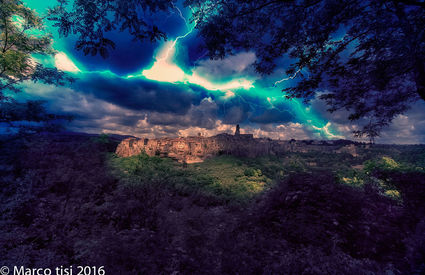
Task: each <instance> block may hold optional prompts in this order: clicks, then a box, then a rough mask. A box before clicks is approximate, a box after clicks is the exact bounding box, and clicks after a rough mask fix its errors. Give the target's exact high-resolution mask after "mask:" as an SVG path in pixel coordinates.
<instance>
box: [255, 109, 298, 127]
mask: <svg viewBox="0 0 425 275" xmlns="http://www.w3.org/2000/svg"><path fill="white" fill-rule="evenodd" d="M294 119H295V117H294V116H293V115H292V114H291V113H290V112H288V111H286V110H284V111H280V110H278V109H276V108H272V109H267V110H265V111H264V112H263V113H262V114H260V115H257V116H252V117H250V118H249V120H250V121H251V122H255V123H286V122H290V121H293V120H294Z"/></svg>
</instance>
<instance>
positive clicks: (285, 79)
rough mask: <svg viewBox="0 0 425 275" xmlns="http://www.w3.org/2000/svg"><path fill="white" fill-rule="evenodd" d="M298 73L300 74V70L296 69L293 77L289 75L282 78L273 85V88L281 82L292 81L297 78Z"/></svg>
mask: <svg viewBox="0 0 425 275" xmlns="http://www.w3.org/2000/svg"><path fill="white" fill-rule="evenodd" d="M299 72H301V69H298V70H297V71H296V72H295V73H294V74H293V75H291V76H289V77H286V78H282V79H281V80H278V81H276V82H275V83H274V85H273V87H276V86H277V84H280V83H282V82H284V81H288V80H290V79H294V78H295V77H297V74H298V73H299Z"/></svg>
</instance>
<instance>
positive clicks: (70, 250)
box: [0, 134, 425, 274]
mask: <svg viewBox="0 0 425 275" xmlns="http://www.w3.org/2000/svg"><path fill="white" fill-rule="evenodd" d="M115 146H116V141H113V140H110V139H108V138H107V137H105V136H102V137H99V138H93V137H88V136H79V135H77V136H75V135H72V136H70V135H59V134H55V135H52V134H49V135H39V136H38V137H32V138H31V139H26V140H25V139H21V140H15V141H14V142H10V141H9V142H8V143H7V144H5V143H1V147H0V151H1V152H0V153H1V154H0V185H1V186H0V188H1V189H0V190H1V193H0V196H1V197H0V199H1V201H2V203H1V206H0V213H1V215H0V266H2V265H9V266H13V265H25V266H27V267H55V266H58V265H63V266H66V265H71V264H74V265H76V264H78V265H97V266H102V265H104V266H105V270H106V274H158V273H173V272H176V271H179V272H180V273H182V274H190V273H195V274H235V273H239V274H273V273H285V274H371V273H374V274H399V273H402V274H421V273H422V272H424V271H425V265H424V262H425V237H424V236H425V219H424V217H425V215H424V214H425V201H424V200H423V198H424V197H425V177H424V170H423V169H424V167H425V165H424V160H425V150H424V147H423V146H389V147H385V146H378V145H376V146H374V147H372V148H369V149H363V151H362V152H360V156H359V157H352V156H351V155H349V154H317V153H316V154H314V153H291V154H289V153H288V154H287V155H286V156H284V157H282V158H259V159H238V158H233V157H231V156H220V157H217V158H215V159H210V160H207V161H205V162H204V163H199V164H189V165H187V167H186V166H184V165H183V164H179V163H176V162H173V161H171V160H169V159H161V158H157V157H148V156H146V155H143V154H142V155H140V156H137V157H131V158H117V157H116V156H115V155H114V154H113V151H114V149H115ZM391 272H392V273H391Z"/></svg>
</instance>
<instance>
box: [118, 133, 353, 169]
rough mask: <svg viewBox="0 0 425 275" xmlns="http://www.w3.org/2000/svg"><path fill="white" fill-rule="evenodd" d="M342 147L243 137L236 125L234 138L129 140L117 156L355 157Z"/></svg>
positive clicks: (189, 160)
mask: <svg viewBox="0 0 425 275" xmlns="http://www.w3.org/2000/svg"><path fill="white" fill-rule="evenodd" d="M341 147H342V146H336V145H331V144H329V143H318V142H314V141H297V140H290V141H282V140H272V139H269V138H254V136H253V135H252V134H241V133H240V128H239V125H237V126H236V131H235V134H234V135H229V134H225V133H223V134H219V135H216V136H212V137H203V136H201V135H198V136H194V137H185V138H183V137H180V138H158V139H148V138H127V139H125V140H123V141H122V142H121V143H120V144H119V145H118V147H117V149H116V154H117V155H118V156H120V157H130V156H135V155H138V154H140V153H142V152H145V153H146V154H148V155H149V156H160V157H169V158H172V159H174V160H177V161H179V162H185V163H196V162H202V161H204V160H205V159H206V158H209V157H212V156H217V155H223V154H225V155H233V156H238V157H250V158H255V157H261V156H268V155H275V156H282V155H284V154H285V153H286V152H309V151H320V152H337V153H350V154H352V155H356V153H355V146H354V144H352V145H350V146H345V147H344V148H341Z"/></svg>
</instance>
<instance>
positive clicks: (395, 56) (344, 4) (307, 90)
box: [186, 0, 425, 139]
mask: <svg viewBox="0 0 425 275" xmlns="http://www.w3.org/2000/svg"><path fill="white" fill-rule="evenodd" d="M186 4H187V5H190V6H191V7H192V8H193V9H194V10H195V13H194V14H193V18H194V20H196V22H197V28H198V29H199V31H200V34H201V36H202V37H203V39H204V41H205V43H204V47H205V48H206V49H207V50H208V52H209V56H210V57H211V58H214V59H216V58H223V57H224V56H226V55H228V54H233V53H236V52H237V51H240V50H252V51H254V52H255V53H256V55H257V58H258V60H257V61H256V63H255V64H254V65H255V68H256V70H257V71H258V72H259V73H261V74H270V73H272V72H274V70H275V68H276V67H277V64H279V63H281V62H282V59H281V58H282V57H287V58H290V59H289V60H291V62H292V64H291V65H290V66H288V65H287V66H288V69H287V70H286V73H287V74H288V75H291V76H294V75H295V74H297V75H298V76H299V77H300V81H298V82H297V84H295V85H294V86H290V87H287V88H284V89H283V91H284V92H285V93H286V97H287V98H294V97H295V98H304V100H305V101H307V102H308V101H310V100H311V99H313V98H314V97H315V96H316V95H319V97H320V98H321V99H323V100H325V102H326V103H327V104H328V106H329V109H328V110H329V111H330V112H334V111H337V110H341V109H342V110H344V109H347V110H349V111H350V115H349V117H348V118H349V119H350V120H353V121H356V120H365V121H367V122H368V123H367V124H366V125H364V124H365V123H364V122H362V124H363V126H365V127H364V128H363V130H361V131H357V132H356V133H355V134H357V135H365V134H366V135H368V136H370V137H371V138H372V139H373V138H375V137H376V136H377V134H378V133H379V132H380V130H381V129H382V128H383V127H384V126H387V125H388V124H389V123H390V122H391V121H392V119H393V118H394V117H396V116H397V115H399V114H402V113H404V112H405V111H406V110H407V109H409V107H410V106H411V105H412V104H413V103H414V102H415V101H417V100H419V99H420V98H422V99H423V100H425V37H424V35H425V33H424V28H423V26H424V25H425V4H424V2H423V1H394V0H379V1H371V0H355V1H352V0H344V1H333V0H319V1H316V0H292V1H291V0H282V1H244V0H223V1H204V0H188V1H186Z"/></svg>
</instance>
